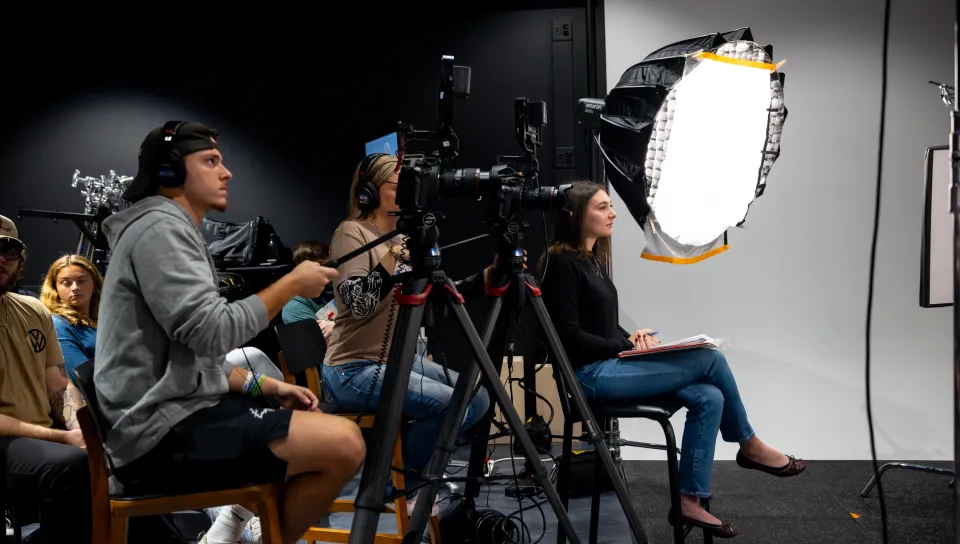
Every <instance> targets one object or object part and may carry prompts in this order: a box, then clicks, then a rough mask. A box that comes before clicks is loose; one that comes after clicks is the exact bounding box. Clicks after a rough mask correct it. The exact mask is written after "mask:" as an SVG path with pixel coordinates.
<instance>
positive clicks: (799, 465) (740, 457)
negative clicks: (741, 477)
mask: <svg viewBox="0 0 960 544" xmlns="http://www.w3.org/2000/svg"><path fill="white" fill-rule="evenodd" d="M787 459H788V461H787V464H786V465H783V466H782V467H768V466H767V465H761V464H760V463H757V462H755V461H751V460H750V459H747V456H746V455H744V454H743V451H738V452H737V465H739V466H740V467H741V468H745V469H748V470H759V471H760V472H766V473H767V474H772V475H774V476H777V477H780V478H789V477H791V476H796V475H797V474H800V473H801V472H803V471H804V470H806V468H807V464H806V463H804V462H803V460H802V459H797V458H796V457H794V456H792V455H788V456H787Z"/></svg>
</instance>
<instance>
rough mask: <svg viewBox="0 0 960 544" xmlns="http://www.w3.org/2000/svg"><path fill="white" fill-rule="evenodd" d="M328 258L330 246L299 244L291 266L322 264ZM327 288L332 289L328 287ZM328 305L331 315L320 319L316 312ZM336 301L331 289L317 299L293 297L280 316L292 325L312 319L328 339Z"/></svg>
mask: <svg viewBox="0 0 960 544" xmlns="http://www.w3.org/2000/svg"><path fill="white" fill-rule="evenodd" d="M329 258H330V246H328V245H327V244H324V243H321V242H315V241H312V240H309V241H306V242H300V243H299V244H297V247H295V248H294V249H293V265H294V266H296V265H298V264H300V263H302V262H304V261H314V262H317V263H321V264H322V263H324V262H326V261H327V260H328V259H329ZM328 287H332V284H331V286H328ZM328 304H330V305H331V307H332V312H331V313H332V314H333V315H327V316H325V317H324V318H321V317H319V316H318V315H317V312H319V311H320V310H322V309H323V308H324V307H325V306H327V305H328ZM336 304H337V303H336V301H335V300H334V297H333V289H332V288H328V289H327V290H326V291H324V292H323V294H322V295H320V297H318V298H315V299H314V298H304V297H293V299H291V300H290V302H288V303H286V304H285V305H284V307H283V311H282V312H281V313H280V316H281V317H282V319H283V322H284V323H293V322H295V321H304V320H307V319H312V320H314V321H316V322H317V324H319V325H320V328H321V329H322V330H323V336H324V337H325V338H329V336H330V333H331V332H332V331H333V322H334V319H335V318H336Z"/></svg>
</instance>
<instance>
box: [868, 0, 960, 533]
mask: <svg viewBox="0 0 960 544" xmlns="http://www.w3.org/2000/svg"><path fill="white" fill-rule="evenodd" d="M958 40H960V0H955V3H954V21H953V57H954V71H953V82H954V85H953V86H950V85H946V84H943V83H938V82H936V81H930V84H932V85H936V86H938V87H939V88H940V97H941V99H942V100H943V102H944V104H946V105H948V106H952V107H953V111H951V115H950V196H949V199H950V202H949V204H948V206H949V209H950V213H951V214H952V215H953V467H954V468H953V470H951V469H946V468H939V467H931V466H926V465H917V464H914V463H900V462H895V463H886V464H884V465H883V466H882V467H880V469H879V470H878V471H877V472H876V474H874V475H873V476H872V477H871V478H870V481H869V482H867V485H866V487H864V488H863V491H861V492H860V496H861V497H863V498H866V497H867V496H868V495H869V494H870V492H871V491H872V490H873V488H874V487H875V486H876V485H877V481H878V480H879V479H880V477H881V476H882V475H883V473H884V472H887V471H888V470H891V469H901V470H910V471H915V472H926V473H930V474H940V475H943V476H955V474H956V472H955V471H956V468H957V463H958V462H960V104H958V103H957V99H956V95H955V89H957V88H958V87H960V47H958V45H960V42H958ZM950 487H952V488H953V533H954V540H953V541H954V542H955V543H956V544H960V486H957V485H956V478H955V477H954V478H953V479H952V480H951V481H950Z"/></svg>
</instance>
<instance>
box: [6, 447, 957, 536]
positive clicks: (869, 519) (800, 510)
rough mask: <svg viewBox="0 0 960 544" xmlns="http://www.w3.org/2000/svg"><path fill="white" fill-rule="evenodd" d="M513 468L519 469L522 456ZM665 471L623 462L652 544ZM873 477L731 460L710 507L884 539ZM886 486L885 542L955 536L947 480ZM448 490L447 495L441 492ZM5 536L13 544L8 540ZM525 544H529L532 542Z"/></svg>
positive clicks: (507, 501)
mask: <svg viewBox="0 0 960 544" xmlns="http://www.w3.org/2000/svg"><path fill="white" fill-rule="evenodd" d="M497 449H498V452H497V453H495V454H494V455H493V458H502V457H506V451H505V448H499V447H498V448H497ZM456 458H458V459H465V458H466V454H465V452H459V453H458V455H457V456H456ZM927 464H930V465H933V466H939V467H945V468H950V466H951V465H952V463H942V462H941V463H937V462H934V463H927ZM517 465H518V468H519V467H520V466H522V462H518V463H517ZM665 468H666V465H665V462H663V461H625V462H624V473H625V475H626V478H627V485H628V489H629V490H630V493H631V496H632V500H633V505H634V507H635V508H636V509H637V511H638V512H639V514H640V516H641V519H642V521H643V525H644V529H645V531H646V534H647V540H648V542H650V543H651V544H653V543H658V544H659V543H669V542H673V533H672V529H671V528H670V526H669V525H668V524H667V521H666V517H667V511H668V509H669V506H670V504H669V497H668V495H667V473H666V470H665ZM496 470H497V472H501V473H511V466H510V463H509V462H504V463H500V464H498V465H497V468H496ZM871 474H872V468H871V463H870V462H869V461H809V462H808V463H807V470H806V472H805V473H804V474H802V475H800V476H799V477H796V478H788V479H783V480H781V479H777V478H774V477H771V476H768V475H765V474H761V473H757V472H752V471H745V470H743V469H741V468H739V467H737V466H736V464H735V463H734V462H732V461H719V462H717V463H716V464H715V467H714V473H713V489H714V498H713V501H712V510H713V512H714V514H716V515H717V516H718V517H720V518H721V519H723V520H725V521H729V522H731V523H733V525H734V526H735V527H736V528H737V529H738V531H739V532H740V534H739V535H738V536H737V537H736V538H734V539H732V540H730V542H735V543H738V544H747V543H753V544H758V543H762V544H830V543H841V544H859V543H865V544H866V543H881V542H882V539H881V529H880V527H881V525H880V507H879V503H878V500H877V495H876V490H874V492H873V493H872V494H871V495H870V497H869V498H867V499H861V498H860V496H859V493H860V491H861V490H862V489H863V487H864V486H865V485H866V483H867V481H868V480H869V479H870V475H871ZM359 483H360V481H359V478H357V479H354V480H353V481H352V482H351V483H350V484H349V485H348V486H347V488H346V489H345V490H344V495H343V498H348V497H352V496H355V494H356V490H357V487H358V485H359ZM883 483H884V495H885V497H886V503H887V511H888V517H889V522H890V524H889V530H890V540H889V541H890V542H891V543H894V544H901V543H902V544H945V543H948V542H952V536H953V522H952V520H953V517H952V515H953V514H952V505H953V496H952V492H953V491H952V489H950V487H949V486H948V484H949V478H947V477H945V476H939V475H933V474H924V473H919V472H907V471H899V470H892V471H889V472H887V473H886V474H885V475H884V478H883ZM487 491H489V494H488V493H487ZM445 495H447V493H446V491H444V493H443V494H442V495H441V496H445ZM488 497H489V499H488ZM488 501H489V506H490V507H491V508H493V509H496V510H498V511H501V512H512V511H513V510H515V509H516V508H517V503H516V501H515V500H514V499H511V498H508V497H506V496H505V495H504V485H495V486H491V487H489V488H484V489H483V490H482V491H481V494H480V496H479V498H478V499H477V505H478V507H486V506H487V504H488ZM440 504H441V506H444V505H446V504H447V503H446V501H441V503H440ZM529 504H530V502H529V501H527V500H525V501H524V505H529ZM542 508H543V512H544V516H545V517H546V524H545V525H546V531H545V532H544V533H543V538H542V539H541V540H540V542H542V543H546V544H554V543H555V542H556V541H557V530H556V527H557V522H556V518H555V517H554V515H553V512H552V510H550V508H549V505H548V504H544V506H543V507H542ZM442 509H443V508H442ZM442 509H441V510H442ZM570 516H571V521H572V522H573V524H574V527H576V529H577V533H578V535H579V536H580V537H581V540H582V542H583V543H584V544H586V543H587V537H588V534H589V516H590V499H589V498H581V499H573V500H571V504H570ZM351 517H352V516H351V515H350V514H332V515H330V516H329V517H328V518H327V519H325V520H321V522H320V523H319V524H318V525H321V526H324V525H326V526H332V527H335V528H338V529H349V528H350V522H351ZM524 520H525V521H526V523H527V526H528V529H529V531H530V534H531V536H532V541H533V542H536V541H537V539H538V538H540V536H541V532H542V531H543V528H544V523H543V522H542V521H541V518H540V514H539V512H538V511H537V510H536V509H535V508H534V509H531V510H528V511H526V512H524ZM34 527H35V526H34ZM378 530H379V531H380V532H394V533H395V532H396V521H395V518H393V517H392V516H388V515H384V516H381V518H380V524H379V527H378ZM599 533H600V536H599V543H600V544H620V543H623V544H629V543H632V542H634V541H633V538H632V537H631V535H630V530H629V526H628V525H627V522H626V518H625V517H624V515H623V512H622V510H621V509H620V505H619V503H618V502H617V499H616V496H615V495H614V494H613V493H612V492H609V493H606V494H604V495H603V496H602V498H601V506H600V532H599ZM7 541H8V542H11V541H12V540H11V539H9V538H8V539H7ZM301 542H303V541H301ZM524 542H525V543H526V544H531V541H530V540H525V541H524ZM687 542H702V537H701V534H700V532H699V531H694V532H692V533H691V534H690V536H689V537H688V538H687ZM716 542H721V541H720V540H716ZM444 544H460V543H447V542H445V543H444Z"/></svg>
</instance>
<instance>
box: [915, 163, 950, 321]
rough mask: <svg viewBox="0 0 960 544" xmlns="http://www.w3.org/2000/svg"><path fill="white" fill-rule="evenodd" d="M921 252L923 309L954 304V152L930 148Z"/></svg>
mask: <svg viewBox="0 0 960 544" xmlns="http://www.w3.org/2000/svg"><path fill="white" fill-rule="evenodd" d="M925 162H926V164H925V168H924V184H923V238H922V243H921V250H920V306H922V307H924V308H933V307H937V306H950V305H952V304H953V214H951V213H950V150H949V149H948V148H947V146H938V147H930V148H927V156H926V161H925Z"/></svg>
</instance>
